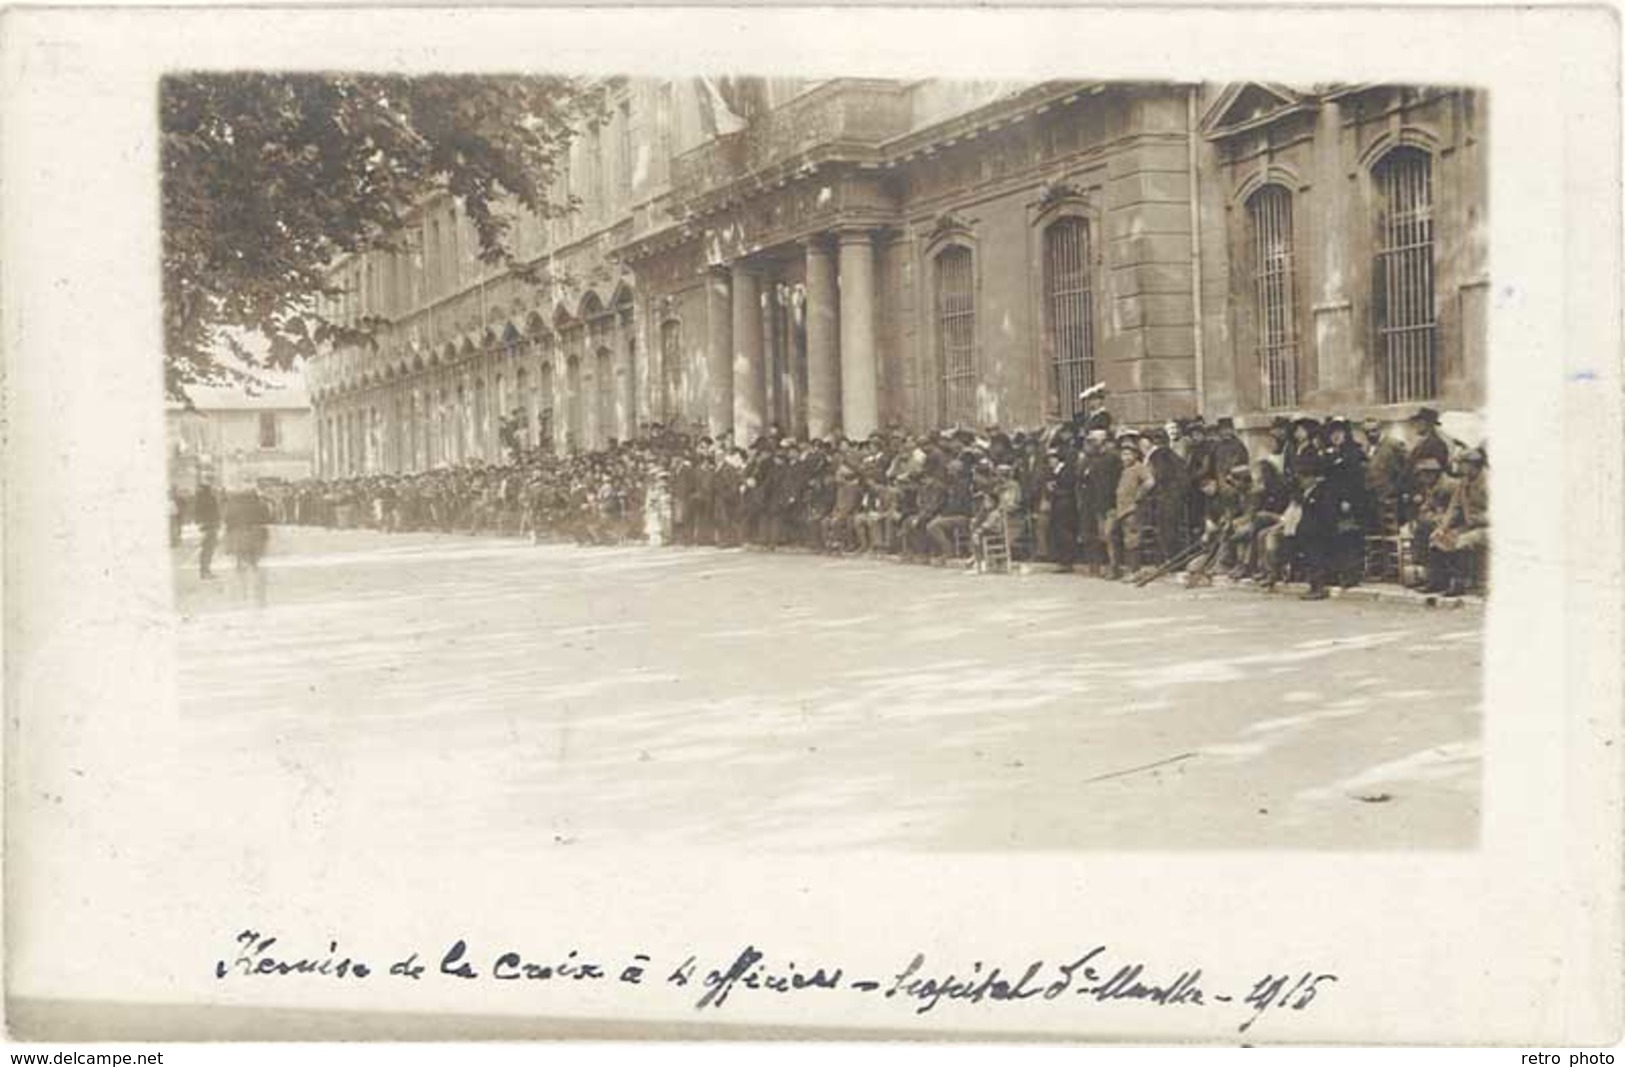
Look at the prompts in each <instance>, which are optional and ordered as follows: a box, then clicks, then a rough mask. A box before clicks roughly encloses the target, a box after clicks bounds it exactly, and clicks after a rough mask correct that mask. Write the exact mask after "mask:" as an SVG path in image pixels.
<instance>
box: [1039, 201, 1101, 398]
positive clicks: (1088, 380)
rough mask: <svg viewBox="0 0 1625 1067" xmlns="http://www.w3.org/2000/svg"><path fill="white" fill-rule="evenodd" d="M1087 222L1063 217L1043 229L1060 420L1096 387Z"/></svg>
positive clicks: (1046, 302)
mask: <svg viewBox="0 0 1625 1067" xmlns="http://www.w3.org/2000/svg"><path fill="white" fill-rule="evenodd" d="M1092 260H1093V257H1092V256H1091V254H1090V247H1089V224H1088V222H1086V221H1085V220H1083V219H1080V218H1065V219H1061V220H1060V221H1058V222H1056V223H1055V224H1054V225H1052V226H1050V227H1049V229H1047V230H1045V231H1044V312H1045V317H1046V319H1047V323H1046V325H1047V328H1048V332H1049V342H1050V359H1051V371H1052V374H1053V377H1054V385H1055V398H1056V402H1057V405H1058V407H1059V410H1060V415H1061V418H1063V419H1070V418H1071V417H1072V416H1073V415H1074V414H1076V413H1077V411H1078V410H1079V407H1080V405H1081V403H1082V401H1080V400H1079V399H1078V394H1080V393H1082V392H1083V391H1084V390H1085V389H1087V388H1089V387H1090V386H1091V385H1093V384H1095V305H1094V294H1093V292H1092V291H1091V289H1090V284H1089V282H1090V277H1091V272H1090V269H1089V265H1090V263H1091V262H1092Z"/></svg>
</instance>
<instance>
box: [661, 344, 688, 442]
mask: <svg viewBox="0 0 1625 1067" xmlns="http://www.w3.org/2000/svg"><path fill="white" fill-rule="evenodd" d="M660 379H661V388H662V390H663V393H664V395H663V397H662V400H661V410H662V411H663V412H665V417H666V421H667V422H668V423H673V422H677V421H678V420H679V419H681V418H682V416H683V415H684V414H685V413H684V411H683V324H682V323H681V322H679V321H677V320H676V319H667V320H666V321H665V322H662V323H661V324H660Z"/></svg>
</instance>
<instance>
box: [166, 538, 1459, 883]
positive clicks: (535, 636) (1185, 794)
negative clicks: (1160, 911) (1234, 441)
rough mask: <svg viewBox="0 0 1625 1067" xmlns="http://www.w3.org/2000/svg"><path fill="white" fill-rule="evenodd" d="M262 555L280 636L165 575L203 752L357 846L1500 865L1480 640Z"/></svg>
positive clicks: (680, 563)
mask: <svg viewBox="0 0 1625 1067" xmlns="http://www.w3.org/2000/svg"><path fill="white" fill-rule="evenodd" d="M271 551H272V555H271V557H270V558H269V559H268V561H267V569H266V577H267V586H268V598H267V604H266V606H265V607H263V608H257V607H254V606H253V605H252V604H251V603H250V602H247V601H245V600H244V599H242V598H241V596H240V595H239V592H238V590H237V589H236V588H235V584H234V581H233V579H232V575H231V570H230V561H229V559H222V560H221V561H220V565H219V567H218V571H219V573H220V574H221V575H222V580H220V581H217V582H211V583H203V582H200V581H199V580H198V578H197V575H196V570H195V563H189V562H188V560H190V559H192V558H195V550H189V549H186V548H183V549H180V550H177V553H176V563H177V606H178V608H179V610H180V611H181V613H182V616H183V618H182V622H181V628H180V630H181V654H182V674H181V709H182V717H181V718H182V721H181V726H182V730H181V734H182V737H183V738H184V743H185V744H186V746H187V749H188V753H187V754H188V756H189V757H191V758H192V759H194V760H196V761H198V762H199V763H207V764H208V765H209V766H211V767H213V768H214V769H215V770H214V773H219V774H221V775H229V776H230V777H231V779H232V780H233V781H234V782H235V783H238V784H242V783H245V782H247V783H263V786H264V790H263V792H264V795H265V796H266V797H267V801H266V804H267V806H268V807H269V808H271V809H274V817H276V818H278V819H283V820H293V821H295V822H309V823H312V824H315V823H319V824H320V825H321V826H322V827H323V828H324V832H325V833H329V834H333V835H336V836H337V837H338V838H340V839H343V840H352V841H370V842H383V843H385V844H388V843H389V842H390V841H400V842H403V843H404V842H411V843H412V847H414V848H418V849H424V850H432V849H434V848H435V847H437V845H448V846H449V845H450V844H452V843H454V842H466V841H469V840H471V839H477V840H480V841H483V842H486V843H489V844H490V845H491V846H492V847H496V848H527V847H535V846H537V845H550V846H557V847H571V848H586V847H592V846H595V845H603V846H627V845H636V844H639V843H644V842H648V843H656V842H657V843H659V844H661V845H663V846H673V845H677V846H683V845H690V844H692V845H696V846H717V847H729V848H736V847H748V848H758V849H780V850H814V849H848V848H881V849H913V850H966V851H997V850H1077V849H1102V848H1112V849H1123V848H1139V849H1169V848H1209V849H1225V848H1267V847H1275V846H1278V847H1283V848H1320V849H1393V848H1467V847H1471V846H1472V845H1473V844H1474V843H1475V842H1476V840H1477V833H1478V819H1479V802H1478V797H1479V772H1480V766H1479V762H1480V746H1479V737H1480V713H1481V704H1480V701H1481V694H1480V681H1479V662H1480V656H1481V648H1482V643H1481V634H1480V623H1481V618H1482V617H1481V615H1480V614H1479V613H1478V612H1477V611H1474V610H1459V611H1445V610H1428V609H1423V608H1418V607H1413V606H1408V605H1403V604H1388V603H1361V602H1351V601H1342V602H1338V601H1332V602H1324V603H1302V602H1299V601H1298V600H1296V599H1295V598H1291V597H1281V596H1266V595H1263V594H1258V593H1251V592H1245V591H1240V590H1222V589H1221V590H1202V591H1187V590H1185V589H1182V588H1180V587H1179V586H1177V585H1174V584H1173V583H1172V582H1169V581H1165V582H1162V583H1158V584H1157V585H1154V586H1152V587H1149V588H1146V589H1134V588H1132V587H1127V586H1123V585H1115V584H1109V583H1106V582H1102V581H1098V580H1093V579H1088V578H1083V577H1076V576H1063V575H1055V574H1032V575H1018V576H1009V577H1003V576H1000V577H993V576H974V575H967V574H963V573H960V572H957V571H953V570H946V569H932V568H925V567H917V566H904V565H900V564H896V563H891V562H886V561H870V560H858V559H828V558H821V557H815V556H808V555H801V554H768V553H762V552H747V551H738V550H735V551H719V550H714V549H702V548H690V549H665V550H652V549H647V548H635V547H627V548H598V549H586V548H577V547H573V546H567V545H556V544H550V545H540V546H536V545H531V544H529V543H525V542H521V541H517V540H507V539H498V538H469V537H458V536H440V535H428V534H404V535H396V536H388V535H383V534H379V533H374V532H370V531H324V530H307V529H294V528H279V529H277V530H276V531H274V533H273V536H272V549H271ZM266 817H267V818H270V817H272V815H270V814H267V815H266Z"/></svg>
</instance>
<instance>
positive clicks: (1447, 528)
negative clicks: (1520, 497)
mask: <svg viewBox="0 0 1625 1067" xmlns="http://www.w3.org/2000/svg"><path fill="white" fill-rule="evenodd" d="M1487 462H1488V461H1487V459H1486V457H1485V454H1484V451H1483V449H1481V448H1474V449H1472V450H1470V451H1468V452H1466V453H1464V454H1463V455H1462V457H1461V461H1460V463H1461V477H1460V478H1458V479H1457V480H1456V483H1455V486H1454V487H1453V488H1452V489H1451V492H1450V497H1449V499H1448V501H1447V502H1446V504H1445V511H1444V516H1443V521H1442V522H1441V523H1440V524H1439V525H1438V526H1437V527H1435V528H1434V530H1433V533H1432V536H1431V538H1430V542H1429V545H1428V589H1429V590H1430V591H1434V590H1437V591H1439V592H1443V593H1444V595H1445V596H1452V597H1454V596H1461V595H1462V594H1463V593H1464V592H1466V591H1467V586H1468V582H1469V579H1470V576H1471V573H1472V563H1473V562H1474V560H1475V559H1477V560H1479V561H1482V558H1483V555H1484V552H1485V549H1487V548H1488V547H1489V536H1490V494H1489V484H1488V479H1486V478H1485V476H1484V468H1485V466H1486V465H1487Z"/></svg>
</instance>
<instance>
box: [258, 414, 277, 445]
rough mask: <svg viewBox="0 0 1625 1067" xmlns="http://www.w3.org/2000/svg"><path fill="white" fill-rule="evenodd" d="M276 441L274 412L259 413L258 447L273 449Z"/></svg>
mask: <svg viewBox="0 0 1625 1067" xmlns="http://www.w3.org/2000/svg"><path fill="white" fill-rule="evenodd" d="M276 444H277V441H276V412H274V411H262V412H260V447H261V448H275V447H276Z"/></svg>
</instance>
